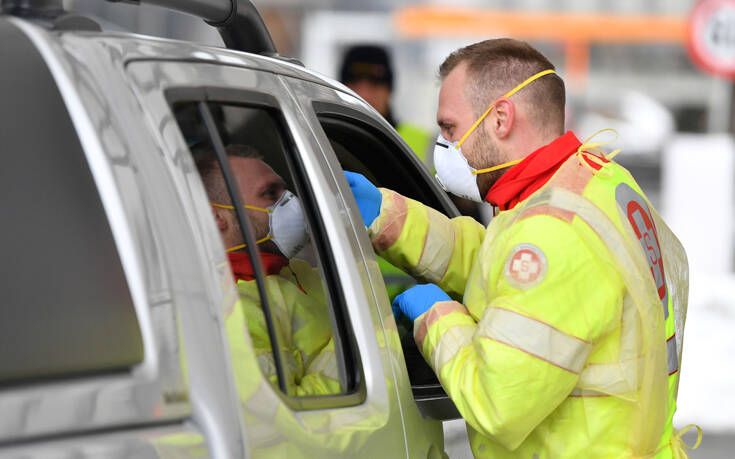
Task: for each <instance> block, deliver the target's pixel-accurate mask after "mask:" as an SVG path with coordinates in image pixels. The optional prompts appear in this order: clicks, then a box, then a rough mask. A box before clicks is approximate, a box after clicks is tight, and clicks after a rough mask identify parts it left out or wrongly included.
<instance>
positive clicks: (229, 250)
mask: <svg viewBox="0 0 735 459" xmlns="http://www.w3.org/2000/svg"><path fill="white" fill-rule="evenodd" d="M271 239H273V235H270V236H266V237H264V238H262V239H258V240H257V241H255V243H256V244H260V243H261V242H265V241H269V240H271ZM247 246H248V245H247V244H240V245H236V246H235V247H230V248H229V249H227V250H225V252H227V253H230V252H234V251H235V250H240V249H244V248H245V247H247Z"/></svg>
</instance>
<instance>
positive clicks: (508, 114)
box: [492, 97, 516, 139]
mask: <svg viewBox="0 0 735 459" xmlns="http://www.w3.org/2000/svg"><path fill="white" fill-rule="evenodd" d="M493 112H495V116H493V119H492V121H493V126H492V129H493V131H494V132H495V135H496V136H497V137H498V139H504V138H506V137H508V135H510V131H511V130H512V129H513V122H514V121H515V115H516V106H515V104H514V103H513V102H512V101H510V100H508V98H507V97H501V98H500V99H498V100H497V101H495V106H494V107H493Z"/></svg>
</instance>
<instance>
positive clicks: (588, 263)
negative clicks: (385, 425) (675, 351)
mask: <svg viewBox="0 0 735 459" xmlns="http://www.w3.org/2000/svg"><path fill="white" fill-rule="evenodd" d="M509 233H512V235H511V236H508V237H504V239H507V242H505V241H502V242H500V243H499V245H498V246H497V247H498V249H497V252H496V253H497V255H496V256H493V255H494V254H493V253H492V251H491V250H490V249H488V253H484V249H485V248H484V247H483V253H482V254H481V255H480V256H485V255H487V258H486V259H484V260H481V261H480V264H481V269H480V271H481V274H480V275H478V276H473V278H472V280H471V282H473V283H474V282H477V283H478V284H483V285H476V286H474V285H470V286H468V288H469V289H470V291H471V290H473V289H474V290H475V292H480V293H475V294H473V295H470V300H468V301H475V300H478V301H477V302H478V303H480V304H484V305H485V306H484V309H482V307H478V306H476V305H474V306H475V307H477V308H479V311H477V310H474V311H473V314H470V313H469V312H468V310H467V309H466V308H465V306H463V305H462V304H460V303H458V302H456V301H447V302H440V303H436V304H435V305H434V306H432V308H431V309H429V311H427V312H426V313H424V314H423V315H422V316H420V317H419V318H417V319H416V322H415V323H414V330H415V332H414V337H415V339H416V342H417V344H418V347H419V349H420V350H421V352H422V354H423V355H424V358H425V359H426V360H427V362H429V364H430V365H431V366H432V368H433V369H434V371H435V372H436V374H437V375H438V376H439V379H440V381H441V383H442V385H443V386H444V388H445V389H446V390H447V392H448V394H449V396H450V397H451V398H452V400H453V401H454V403H455V404H456V406H457V408H458V409H459V411H460V413H461V414H462V417H463V418H464V419H465V420H466V421H467V422H468V423H469V424H470V425H471V426H472V427H473V428H474V429H476V430H477V431H479V432H480V433H482V434H483V435H485V436H488V437H491V438H492V439H493V440H494V441H496V442H497V443H499V444H501V445H503V446H504V447H506V448H507V449H509V450H514V449H515V448H517V447H518V446H519V445H520V444H521V443H522V442H523V441H524V440H525V438H526V437H527V436H528V435H529V434H530V433H531V432H532V431H533V430H534V429H535V428H536V427H537V426H538V425H539V424H540V423H541V422H542V421H543V420H544V419H545V418H546V417H547V416H548V415H549V414H550V413H551V412H553V411H554V410H555V409H556V408H557V407H558V406H559V404H560V403H561V402H562V401H564V399H565V398H567V396H569V394H570V392H571V391H572V389H573V388H574V387H575V385H576V383H577V380H578V378H579V374H580V372H581V371H582V369H583V367H584V365H585V362H586V360H587V357H588V355H589V354H590V352H591V351H592V349H593V347H594V345H595V343H596V342H597V341H598V340H599V338H600V337H602V336H603V335H604V334H606V333H608V332H609V331H610V330H611V329H612V327H614V325H615V317H618V318H619V315H616V314H619V311H620V308H621V304H622V297H623V293H624V288H623V286H622V285H623V284H622V281H621V280H620V278H619V276H618V275H617V273H616V272H615V271H614V269H613V268H612V266H611V265H610V264H608V263H605V262H604V256H599V255H598V256H596V255H595V253H597V249H596V248H595V249H592V248H590V247H587V246H585V244H584V243H583V242H582V239H581V238H580V237H579V236H578V235H577V234H576V233H575V230H574V229H573V228H572V227H571V225H568V224H566V223H564V222H561V221H559V220H556V219H554V218H551V217H547V216H535V217H531V218H529V219H528V220H525V221H523V222H520V223H517V224H516V225H514V227H513V230H512V231H507V232H506V234H509ZM523 250H526V252H523ZM524 254H525V256H524ZM514 262H517V263H514ZM524 263H526V264H525V265H524ZM524 273H525V274H524ZM529 273H530V275H529ZM475 279H477V281H476V280H475ZM465 298H467V296H466V297H465ZM473 316H474V317H478V318H479V321H477V322H476V321H475V319H473Z"/></svg>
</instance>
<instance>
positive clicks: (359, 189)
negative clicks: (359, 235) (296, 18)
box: [344, 171, 383, 226]
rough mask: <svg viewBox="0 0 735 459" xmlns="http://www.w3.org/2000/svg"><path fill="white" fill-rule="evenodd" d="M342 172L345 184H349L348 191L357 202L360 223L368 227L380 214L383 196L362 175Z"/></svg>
mask: <svg viewBox="0 0 735 459" xmlns="http://www.w3.org/2000/svg"><path fill="white" fill-rule="evenodd" d="M344 172H345V177H347V183H349V184H350V190H352V194H353V195H354V196H355V201H357V208H358V209H360V215H361V216H362V221H363V222H364V223H365V226H370V225H371V224H372V223H373V220H375V219H376V218H377V216H378V214H379V213H380V204H381V203H382V202H383V195H382V194H380V190H378V189H377V188H376V187H375V185H373V184H372V183H370V180H368V179H366V178H365V176H363V175H362V174H358V173H356V172H348V171H344Z"/></svg>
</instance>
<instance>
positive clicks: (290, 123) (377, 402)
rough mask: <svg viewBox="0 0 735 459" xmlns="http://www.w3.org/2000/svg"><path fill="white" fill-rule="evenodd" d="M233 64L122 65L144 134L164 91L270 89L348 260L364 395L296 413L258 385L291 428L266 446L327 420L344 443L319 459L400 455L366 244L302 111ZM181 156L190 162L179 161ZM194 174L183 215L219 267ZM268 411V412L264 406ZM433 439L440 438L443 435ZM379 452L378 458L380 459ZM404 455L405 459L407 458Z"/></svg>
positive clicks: (179, 142) (343, 269)
mask: <svg viewBox="0 0 735 459" xmlns="http://www.w3.org/2000/svg"><path fill="white" fill-rule="evenodd" d="M233 60H234V59H232V58H230V59H228V62H227V64H222V63H221V62H216V61H211V62H191V61H188V62H187V61H181V62H179V61H174V60H157V59H133V60H131V61H130V62H128V64H127V73H128V75H129V76H130V77H131V78H130V79H131V84H132V85H133V86H134V87H135V88H136V92H138V100H139V102H140V103H141V104H142V105H143V106H144V107H146V109H147V111H149V112H150V113H155V114H154V115H153V116H154V119H152V120H151V121H150V122H149V123H148V124H149V127H150V128H151V129H154V130H156V129H159V126H161V123H163V122H164V121H165V120H168V121H167V122H170V121H171V117H172V116H173V115H172V114H171V111H170V108H168V106H167V101H166V100H165V91H167V90H171V89H177V88H182V87H189V88H203V87H206V88H217V87H219V88H221V89H224V90H230V89H241V90H245V91H248V90H250V91H255V92H258V91H261V92H262V91H263V90H264V87H263V82H264V81H270V82H272V83H273V84H272V85H271V84H270V83H269V85H268V90H267V92H268V93H270V94H271V95H274V96H275V98H276V100H277V101H278V103H279V105H280V107H279V108H280V110H281V113H282V115H283V119H284V120H285V123H286V126H287V128H288V130H289V131H290V132H291V134H292V136H293V142H294V144H295V146H296V148H297V150H298V152H299V159H300V160H301V167H302V168H303V170H302V171H301V172H302V173H303V175H304V177H306V179H307V180H308V182H309V184H311V185H312V191H313V198H314V199H315V201H316V202H315V205H316V208H318V209H319V210H320V218H321V222H322V224H323V225H324V228H325V230H326V231H327V232H328V234H329V235H330V237H329V245H330V249H331V250H332V251H333V253H334V257H335V259H338V260H352V262H345V263H344V264H343V265H340V267H339V276H340V286H341V293H342V295H344V298H345V302H346V308H347V310H348V311H347V312H348V315H349V320H350V322H351V326H352V330H353V331H354V334H355V337H354V338H355V342H356V344H357V348H358V350H359V355H360V359H361V362H362V369H363V380H364V382H363V384H364V388H365V398H364V401H363V402H362V403H359V404H356V405H353V406H334V407H323V409H321V410H296V409H293V408H292V407H291V406H289V405H288V404H287V403H285V402H284V400H283V396H282V395H281V394H280V393H278V391H277V389H274V388H273V387H272V386H271V385H270V384H261V385H260V387H259V388H258V392H257V394H258V395H257V398H258V400H259V401H260V402H262V403H261V408H267V409H266V411H268V412H271V413H273V412H275V411H278V412H279V413H285V414H284V416H286V417H289V418H290V419H293V421H294V423H292V424H291V427H290V430H288V431H285V430H283V429H282V428H280V427H279V426H278V425H276V424H275V422H274V423H273V424H271V425H260V426H259V427H260V428H264V429H266V430H268V431H269V432H268V433H269V435H270V437H271V441H283V442H287V443H288V442H289V441H291V442H292V443H295V444H298V443H299V442H312V443H313V442H315V441H317V440H318V438H319V436H315V435H313V434H314V433H315V432H316V431H319V432H320V433H321V434H324V433H327V432H325V431H324V429H325V427H324V422H325V421H324V417H325V415H326V416H328V417H329V418H330V420H331V421H330V423H329V425H328V427H327V429H329V432H328V433H329V434H330V435H329V437H330V438H332V439H333V440H332V443H334V444H337V443H340V438H343V439H344V440H345V441H344V442H342V443H344V444H345V445H347V446H346V447H347V449H341V450H335V449H330V447H329V445H323V447H324V451H323V453H324V457H329V456H330V455H331V456H333V457H340V456H343V455H345V454H350V455H351V456H353V457H374V456H375V455H376V454H378V455H379V454H386V455H395V453H396V447H399V448H400V449H401V450H403V451H406V450H407V448H408V446H407V445H406V439H405V438H406V436H405V432H404V426H403V418H402V416H401V407H400V405H399V402H398V397H397V394H396V390H395V389H392V386H393V387H394V386H395V384H396V383H395V376H394V374H393V368H392V365H391V359H392V358H395V355H394V353H395V349H392V350H391V351H390V352H388V351H387V349H388V347H389V346H387V345H386V340H385V335H384V331H383V329H382V321H381V317H380V315H379V312H378V308H377V306H376V303H375V299H374V297H373V295H372V287H371V284H370V276H369V275H368V273H367V272H366V270H365V268H364V266H365V262H364V260H363V258H362V257H363V255H362V254H363V252H364V251H365V250H366V249H367V248H368V247H369V244H370V243H369V241H368V240H365V239H360V238H359V237H356V235H357V234H358V233H356V232H355V231H354V228H353V219H352V218H348V217H347V216H348V215H350V214H351V213H352V212H353V209H350V208H349V207H348V206H347V205H346V204H345V202H344V200H343V199H341V195H342V192H343V191H344V190H342V189H341V188H340V184H339V182H338V181H337V180H335V177H334V176H333V172H332V169H331V168H329V167H327V166H326V163H325V162H324V153H323V151H322V149H321V146H320V145H318V144H316V143H315V141H314V139H313V133H312V132H311V130H310V126H309V125H308V124H306V123H305V121H304V119H303V114H302V113H301V112H300V107H299V105H298V103H297V102H296V101H295V100H293V98H292V96H291V93H290V92H289V90H288V87H287V85H285V84H284V82H283V80H282V78H283V77H282V76H279V75H277V74H276V73H273V72H268V71H265V70H258V69H254V68H252V67H253V66H252V65H247V61H245V62H243V65H236V64H235V63H234V62H233ZM151 75H155V76H156V78H155V81H153V79H151ZM151 85H155V88H154V89H151V88H150V86H151ZM276 86H277V87H276ZM143 91H145V92H144V93H143ZM234 103H242V101H234ZM173 124H175V123H173ZM159 137H160V139H161V141H162V143H163V144H164V145H165V147H164V148H165V149H166V150H168V153H167V154H170V155H175V156H176V157H177V160H178V161H181V162H182V163H183V164H184V166H185V168H187V169H193V162H192V161H191V157H190V155H185V154H183V153H182V152H185V151H187V147H186V144H185V142H184V139H183V138H182V136H181V133H180V131H179V132H178V133H176V134H173V133H171V132H169V133H164V132H162V133H160V134H159ZM184 156H189V157H188V159H185V158H184ZM333 161H334V159H333ZM187 163H188V164H187ZM195 174H196V171H195V170H193V174H192V172H191V171H190V172H189V173H188V177H187V180H188V185H187V186H188V187H189V192H190V193H191V194H192V196H191V199H192V202H191V204H190V209H189V211H190V212H191V213H192V215H193V216H194V218H195V219H196V220H198V221H197V224H196V225H195V226H196V231H197V232H198V233H199V235H198V237H199V238H200V239H201V243H200V245H201V247H203V248H204V250H205V251H206V252H207V256H208V257H209V258H210V259H214V260H219V261H224V260H225V259H224V247H223V245H222V241H221V238H220V236H219V234H218V232H217V230H216V226H215V224H214V219H213V217H212V215H211V210H210V208H209V207H210V206H209V202H208V200H207V198H206V194H205V193H204V190H203V187H202V185H201V182H200V180H199V179H198V177H197V178H194V175H195ZM194 189H197V190H195V191H196V192H192V190H194ZM351 217H354V215H351ZM211 270H212V272H211V276H210V277H211V278H212V280H213V281H214V282H215V284H216V285H218V286H220V287H218V288H220V289H221V291H220V293H219V295H220V298H221V300H220V302H222V301H226V298H232V295H233V294H234V292H235V290H234V289H235V287H234V283H233V282H232V279H231V273H230V272H229V270H227V269H225V270H222V269H220V270H219V271H217V270H215V269H214V268H211ZM228 278H229V281H228ZM221 286H224V288H222V287H221ZM233 377H234V376H233ZM268 404H270V405H273V406H269V407H265V406H263V405H268ZM243 407H244V410H245V411H248V410H251V414H253V415H256V416H257V415H259V414H258V409H255V410H252V406H250V407H249V406H248V403H243ZM261 411H262V410H261ZM261 415H262V413H261ZM274 416H275V415H274ZM261 417H262V416H261ZM360 423H362V424H365V423H367V424H369V425H374V426H375V427H374V428H368V429H366V428H357V426H358V425H359V424H360ZM265 424H267V423H265ZM320 429H321V430H320ZM360 429H362V430H360ZM245 430H246V435H248V433H252V432H249V430H252V429H249V426H247V425H246V427H245ZM438 435H439V437H441V429H439V431H438ZM307 437H308V438H307ZM311 437H314V438H311ZM274 438H275V439H276V440H274ZM347 440H349V441H347ZM441 441H442V439H441V438H439V439H438V440H437V441H435V442H434V443H435V444H436V443H437V442H439V443H440V442H441ZM248 442H249V445H248V448H249V450H250V451H251V452H253V453H255V454H257V451H258V448H259V447H260V445H259V444H257V439H256V440H255V443H254V442H253V438H252V437H251V436H250V437H248ZM365 442H369V443H370V444H371V448H369V450H368V449H366V448H364V447H362V446H363V445H364V444H365ZM399 445H400V446H399ZM312 446H313V445H312ZM435 448H436V445H435ZM428 449H429V445H427V451H428ZM380 450H383V451H384V452H383V453H381V452H380ZM405 454H406V455H407V456H408V453H407V452H406V453H405Z"/></svg>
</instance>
